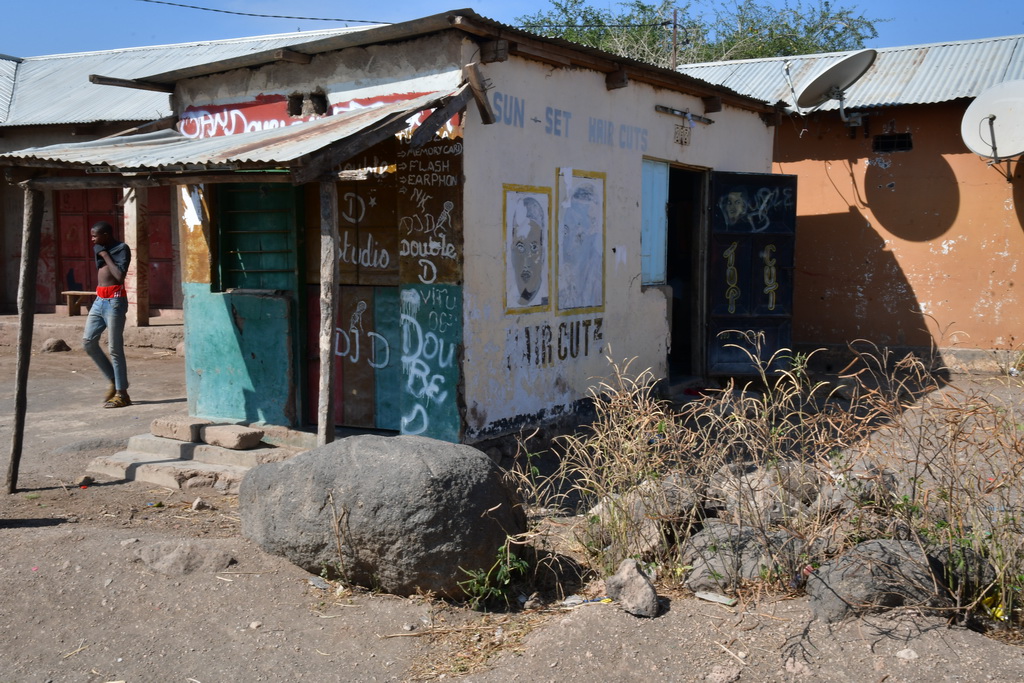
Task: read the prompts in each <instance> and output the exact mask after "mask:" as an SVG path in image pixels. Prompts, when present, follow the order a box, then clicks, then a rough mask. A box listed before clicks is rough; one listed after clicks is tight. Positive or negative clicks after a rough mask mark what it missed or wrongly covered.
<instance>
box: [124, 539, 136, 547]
mask: <svg viewBox="0 0 1024 683" xmlns="http://www.w3.org/2000/svg"><path fill="white" fill-rule="evenodd" d="M139 542H140V541H139V539H137V538H126V539H124V540H123V541H121V545H122V546H124V547H127V546H130V545H132V544H134V543H139Z"/></svg>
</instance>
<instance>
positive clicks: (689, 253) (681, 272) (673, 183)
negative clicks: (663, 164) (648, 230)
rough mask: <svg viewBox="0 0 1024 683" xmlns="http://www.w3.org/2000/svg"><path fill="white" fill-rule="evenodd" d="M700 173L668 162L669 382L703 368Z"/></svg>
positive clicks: (704, 183)
mask: <svg viewBox="0 0 1024 683" xmlns="http://www.w3.org/2000/svg"><path fill="white" fill-rule="evenodd" d="M706 179H707V174H706V173H705V172H703V171H697V170H692V169H686V168H676V167H670V168H669V173H668V201H667V202H666V217H667V226H666V227H667V229H666V254H665V256H666V259H665V265H666V272H665V275H666V284H668V286H669V287H670V288H671V290H672V310H671V327H670V333H671V344H670V347H669V354H668V372H669V377H670V379H671V380H672V381H673V382H675V381H679V380H685V379H687V378H699V377H701V376H702V375H703V374H704V350H703V339H704V331H703V330H704V328H705V324H704V320H705V308H704V306H703V304H702V302H703V301H705V294H704V277H703V273H704V267H703V264H704V262H705V259H704V258H703V257H702V254H703V253H704V244H705V241H706V240H705V234H706V232H705V231H704V230H703V229H702V226H704V225H705V222H706V220H707V213H706V210H705V207H706V206H707V201H706V199H705V196H706V194H705V193H706V187H707V180H706Z"/></svg>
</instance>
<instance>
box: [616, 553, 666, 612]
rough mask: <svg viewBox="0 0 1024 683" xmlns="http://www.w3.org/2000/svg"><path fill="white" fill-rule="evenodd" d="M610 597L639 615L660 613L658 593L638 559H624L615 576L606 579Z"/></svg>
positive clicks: (627, 609) (623, 607) (625, 608)
mask: <svg viewBox="0 0 1024 683" xmlns="http://www.w3.org/2000/svg"><path fill="white" fill-rule="evenodd" d="M604 587H605V589H606V590H607V591H608V597H610V598H611V599H612V600H615V601H616V602H618V603H619V604H620V605H621V606H622V609H624V610H626V611H627V612H629V613H630V614H633V615H635V616H638V617H654V616H657V615H658V593H657V591H655V590H654V585H653V584H652V583H651V580H650V579H648V578H647V574H645V573H644V571H643V569H641V568H640V563H639V562H637V561H636V560H632V559H630V560H623V561H622V564H620V565H619V570H618V571H617V572H615V576H612V577H609V578H607V579H605V582H604Z"/></svg>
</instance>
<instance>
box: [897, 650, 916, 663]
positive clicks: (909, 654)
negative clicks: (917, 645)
mask: <svg viewBox="0 0 1024 683" xmlns="http://www.w3.org/2000/svg"><path fill="white" fill-rule="evenodd" d="M919 656H920V655H918V654H917V653H916V652H914V651H913V650H911V649H910V648H909V647H908V648H904V649H902V650H900V651H899V652H897V653H896V657H897V658H899V659H902V660H903V661H905V662H912V661H914V660H915V659H917V658H918V657H919Z"/></svg>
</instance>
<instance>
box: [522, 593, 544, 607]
mask: <svg viewBox="0 0 1024 683" xmlns="http://www.w3.org/2000/svg"><path fill="white" fill-rule="evenodd" d="M543 606H544V601H543V600H541V598H540V593H531V594H530V597H528V598H526V600H525V601H524V602H523V609H540V608H541V607H543Z"/></svg>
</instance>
